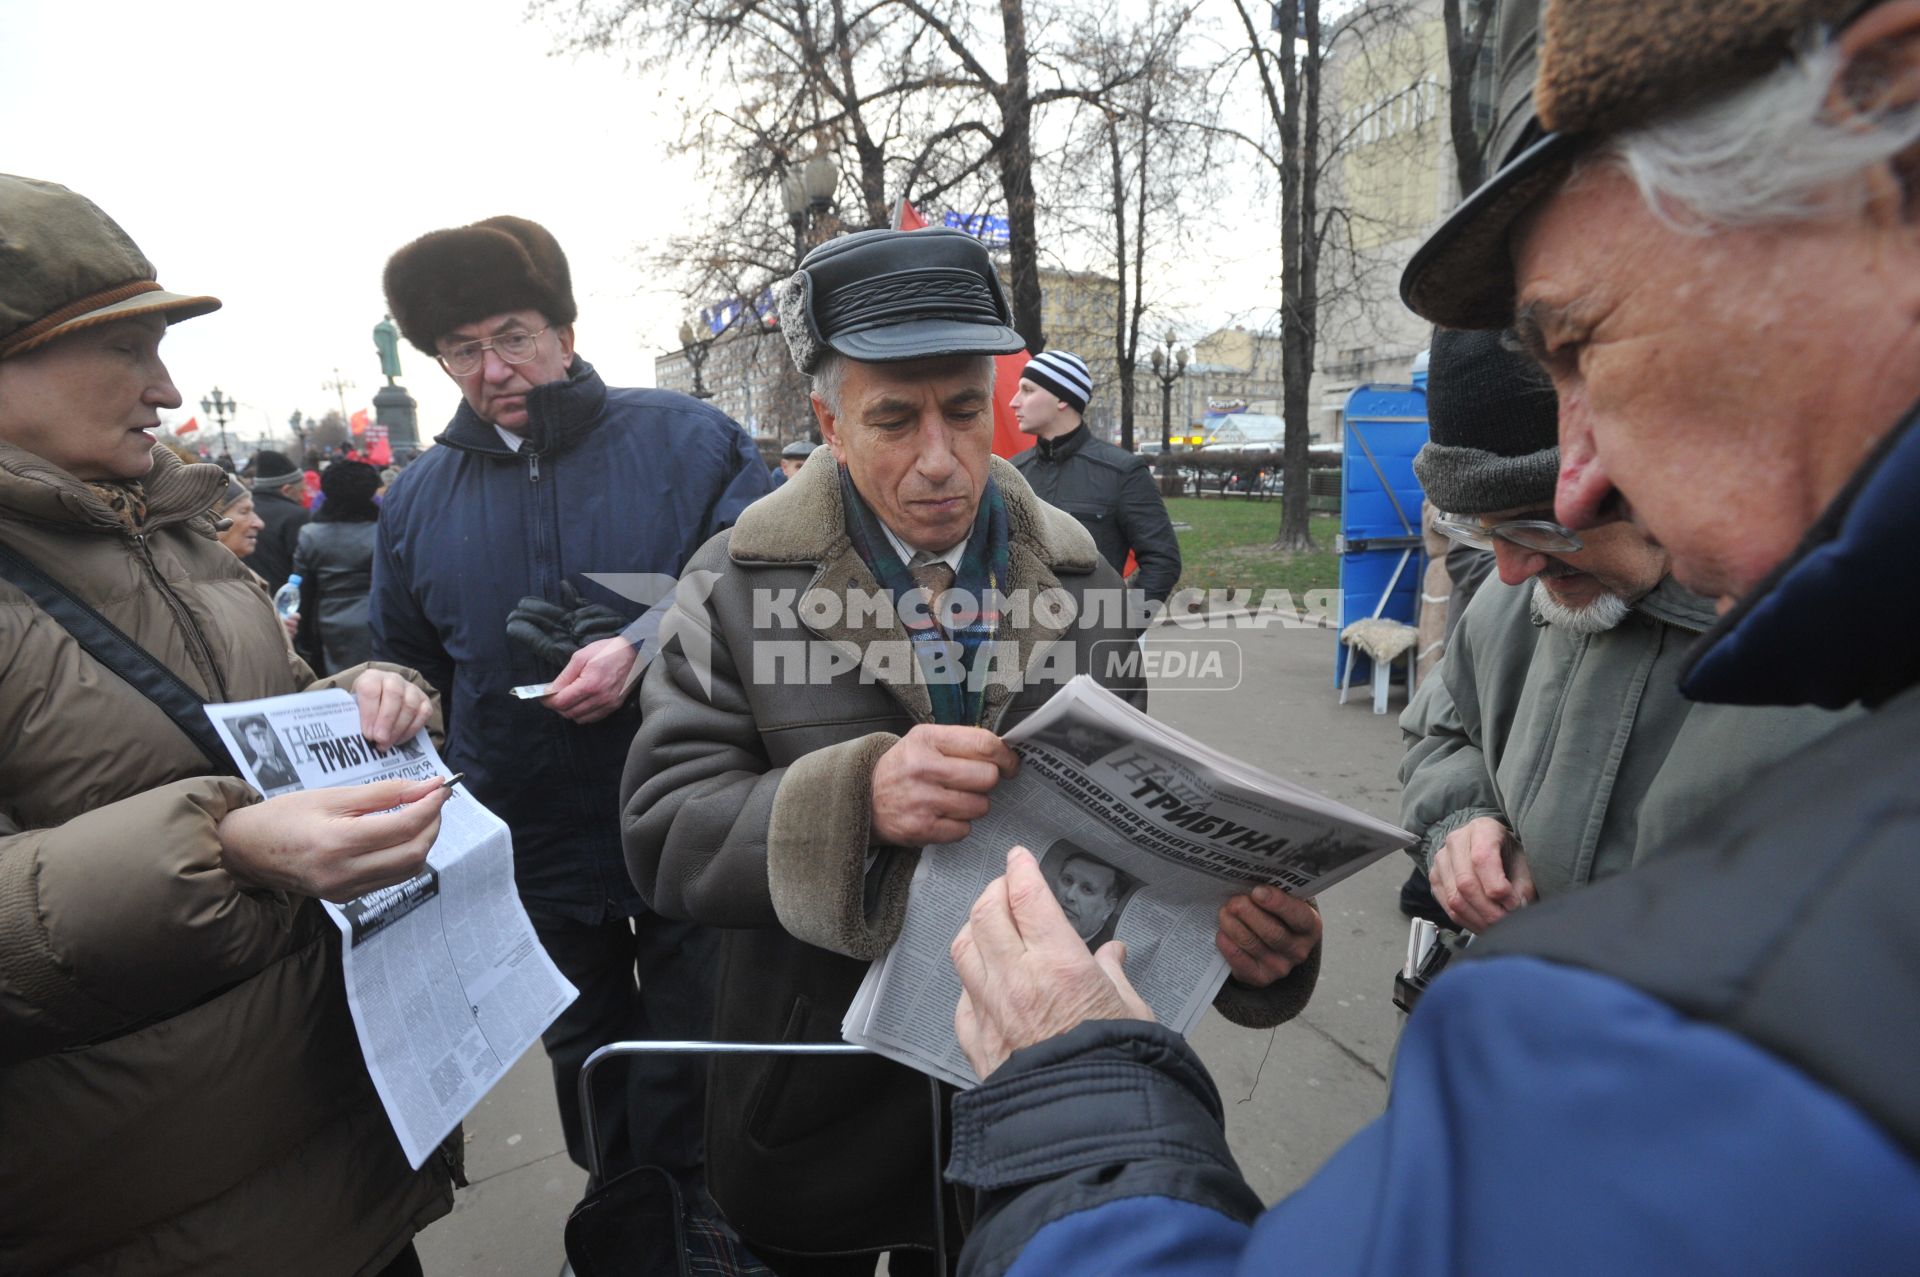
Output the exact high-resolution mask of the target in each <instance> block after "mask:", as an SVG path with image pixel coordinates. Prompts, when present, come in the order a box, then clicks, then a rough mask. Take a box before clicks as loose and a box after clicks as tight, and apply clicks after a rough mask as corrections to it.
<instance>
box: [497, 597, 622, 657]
mask: <svg viewBox="0 0 1920 1277" xmlns="http://www.w3.org/2000/svg"><path fill="white" fill-rule="evenodd" d="M560 598H561V601H560V602H559V603H551V602H548V601H547V600H546V599H543V598H541V597H540V596H539V595H537V594H529V595H528V596H527V597H525V598H523V599H521V600H520V602H519V603H517V604H515V605H514V609H513V611H511V612H509V613H507V637H508V638H509V639H511V640H513V641H514V642H515V643H518V644H519V645H520V646H521V647H522V648H524V649H526V650H527V651H528V652H530V653H532V654H533V656H534V658H535V659H536V660H538V661H540V662H541V663H542V665H544V666H550V667H551V668H552V670H553V672H554V673H556V674H558V673H559V672H560V671H561V670H563V669H565V668H566V666H567V662H568V661H570V660H572V659H573V654H574V653H575V652H577V651H579V650H580V649H581V648H583V647H585V646H586V645H587V644H589V643H597V642H599V641H600V640H601V639H604V638H612V637H614V636H615V635H617V634H619V633H621V632H622V631H624V630H625V629H626V628H627V618H626V617H624V616H622V615H620V613H618V612H616V611H614V610H613V609H612V608H610V607H607V606H606V605H604V604H601V603H589V602H587V601H586V600H585V599H583V598H581V597H580V591H579V590H577V589H575V588H574V586H573V582H571V581H562V582H561V583H560Z"/></svg>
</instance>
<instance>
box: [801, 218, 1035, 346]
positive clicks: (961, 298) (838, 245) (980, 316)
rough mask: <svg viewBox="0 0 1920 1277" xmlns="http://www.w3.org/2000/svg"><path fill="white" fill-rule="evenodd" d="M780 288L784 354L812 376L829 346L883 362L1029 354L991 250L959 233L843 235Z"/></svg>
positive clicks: (814, 253) (817, 252)
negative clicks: (1022, 352)
mask: <svg viewBox="0 0 1920 1277" xmlns="http://www.w3.org/2000/svg"><path fill="white" fill-rule="evenodd" d="M776 291H777V297H778V300H779V304H780V327H781V329H782V331H783V332H784V333H785V334H786V338H787V350H788V352H789V353H790V354H791V355H792V356H793V362H794V364H795V365H796V366H797V367H798V368H799V369H800V371H801V372H803V373H807V374H812V373H813V372H814V370H815V369H817V368H818V367H819V366H820V361H821V359H822V358H824V357H825V355H826V352H827V351H828V350H829V349H831V350H834V351H838V352H839V353H840V354H842V355H845V356H846V357H847V358H849V359H857V360H859V361H860V362H862V363H872V364H886V363H901V362H904V361H906V360H910V359H937V358H942V357H945V356H950V355H1006V354H1011V353H1013V352H1014V351H1016V350H1022V349H1024V348H1025V347H1026V342H1025V341H1024V340H1022V338H1021V336H1020V334H1019V333H1017V332H1015V331H1014V330H1013V313H1012V310H1011V309H1010V308H1009V307H1008V305H1007V297H1006V293H1005V292H1004V291H1002V289H1001V287H1000V277H999V276H998V275H996V274H995V273H994V270H993V260H992V259H991V258H990V257H988V256H987V250H986V247H985V246H984V245H983V244H981V243H980V241H979V240H977V239H974V238H973V237H972V236H970V235H963V234H961V233H960V232H959V231H950V230H946V229H945V228H940V229H933V228H929V229H927V230H918V231H887V230H879V231H860V232H857V233H855V234H852V235H845V236H842V237H841V238H839V239H836V240H831V241H829V242H827V243H825V244H822V245H821V246H820V247H819V248H816V249H814V250H813V251H812V252H811V253H808V254H807V255H806V257H805V258H804V259H803V260H802V261H801V263H800V269H799V270H798V271H797V272H795V273H794V274H793V275H792V276H791V277H789V278H788V279H786V280H784V281H783V282H782V283H781V284H780V285H779V287H778V289H777V290H776Z"/></svg>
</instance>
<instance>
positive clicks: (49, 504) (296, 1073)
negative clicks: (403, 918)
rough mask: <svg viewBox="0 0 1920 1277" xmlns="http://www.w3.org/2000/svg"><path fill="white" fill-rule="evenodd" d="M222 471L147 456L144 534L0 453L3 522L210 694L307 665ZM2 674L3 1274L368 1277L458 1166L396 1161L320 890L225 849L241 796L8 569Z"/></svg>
mask: <svg viewBox="0 0 1920 1277" xmlns="http://www.w3.org/2000/svg"><path fill="white" fill-rule="evenodd" d="M225 485H226V479H225V477H224V476H223V475H222V474H221V472H220V470H219V469H218V468H217V467H215V466H210V465H194V466H188V465H182V464H181V463H180V462H179V461H178V460H177V459H175V457H174V456H173V454H171V453H169V452H167V451H166V450H165V449H160V448H156V449H155V450H154V463H153V471H152V473H151V474H149V475H148V477H147V479H146V484H145V487H146V495H147V501H148V507H147V511H148V514H147V522H146V524H145V526H144V530H143V532H142V534H141V536H140V538H139V539H138V540H136V539H135V538H134V537H132V536H130V535H128V534H127V531H126V529H125V528H124V527H123V526H122V524H121V523H120V520H119V518H118V516H117V515H116V514H115V513H114V512H113V511H112V510H110V509H108V508H107V504H106V502H105V501H103V500H102V499H101V498H100V496H99V494H98V492H97V491H96V490H95V489H93V488H91V487H89V486H88V485H86V484H83V483H81V482H80V481H79V480H77V479H75V478H73V477H72V476H70V475H68V474H66V473H65V472H64V471H61V470H59V469H56V468H55V467H53V466H51V465H49V464H48V463H47V462H45V461H43V460H41V459H40V458H38V457H34V456H31V455H29V454H28V453H25V452H23V451H21V450H20V449H19V448H15V447H13V446H12V445H9V444H0V540H4V541H5V543H6V545H7V547H8V548H9V549H11V550H12V551H14V552H15V553H16V554H18V555H19V556H21V557H22V558H25V559H27V560H29V561H30V562H32V563H34V564H36V565H38V566H39V567H41V568H42V569H43V570H44V571H46V572H48V573H49V574H50V575H52V576H54V577H55V578H56V579H58V580H59V581H60V582H61V583H62V584H63V585H65V586H66V587H67V588H68V589H70V590H72V591H73V592H74V593H75V594H76V595H77V596H78V597H79V598H80V599H81V600H82V601H84V602H85V603H86V604H87V605H88V606H90V607H92V608H94V609H95V610H97V611H98V612H99V613H100V614H101V615H102V616H104V617H105V618H106V619H107V620H108V621H110V622H111V623H112V624H113V625H115V626H116V627H118V628H119V629H120V630H121V631H122V632H123V633H125V634H127V635H129V636H131V637H133V638H134V639H135V640H137V641H138V642H139V644H140V645H141V646H142V647H143V648H145V649H146V650H147V652H149V653H150V654H151V655H152V656H153V657H154V658H155V660H156V661H157V662H158V663H159V664H160V665H162V666H164V667H165V668H167V669H169V670H171V671H172V672H173V673H174V674H175V675H177V676H178V677H179V678H181V679H182V680H184V681H185V682H186V684H187V685H188V686H189V687H191V688H192V689H193V690H194V691H195V692H196V693H198V694H199V695H201V696H204V697H206V698H207V699H210V700H247V699H251V698H254V697H262V696H282V695H286V694H288V693H291V692H297V691H300V690H302V689H305V688H309V687H311V686H315V685H314V684H313V683H312V676H311V675H310V673H309V672H308V670H307V668H306V666H304V665H302V664H301V663H300V662H299V661H298V660H296V659H294V658H293V656H292V654H291V653H290V652H289V651H288V650H287V640H286V635H285V632H284V631H283V630H282V629H281V627H280V622H279V620H278V618H276V617H275V616H274V614H273V609H272V608H271V606H269V604H268V601H267V597H266V595H264V594H262V593H261V592H260V587H259V585H258V584H256V581H255V578H254V575H253V573H251V572H249V571H248V570H247V569H246V568H245V567H243V566H241V564H240V561H239V560H238V559H236V558H234V557H233V555H231V554H229V553H228V552H227V551H226V550H225V549H224V548H223V547H222V546H220V545H219V544H218V543H217V542H215V541H214V539H213V524H212V520H211V519H210V518H208V516H207V512H208V510H209V509H210V508H211V507H212V505H213V503H214V501H215V500H216V499H218V497H219V496H220V494H221V492H222V491H223V490H224V488H225ZM0 669H4V670H5V672H6V673H5V677H4V678H0V741H4V742H5V744H4V745H3V746H0V1273H6V1274H8V1277H39V1275H40V1274H60V1277H94V1275H98V1274H107V1273H112V1274H116V1275H118V1277H144V1275H146V1274H159V1273H168V1274H178V1273H196V1274H209V1275H210V1277H240V1275H241V1274H255V1273H327V1274H335V1273H337V1274H342V1275H343V1277H345V1275H347V1274H354V1273H375V1272H379V1271H380V1270H381V1269H383V1268H385V1266H386V1264H387V1262H388V1261H389V1260H391V1259H392V1258H393V1256H394V1255H395V1253H396V1252H398V1251H399V1250H401V1249H402V1248H403V1247H405V1245H406V1244H407V1242H408V1240H409V1239H410V1238H411V1237H412V1236H413V1234H414V1233H415V1232H416V1231H417V1230H418V1229H419V1228H421V1227H422V1226H424V1225H425V1224H426V1222H427V1221H428V1220H431V1219H434V1218H436V1217H437V1216H440V1215H444V1214H445V1213H446V1212H447V1210H448V1209H449V1208H450V1207H451V1206H452V1203H453V1190H452V1184H451V1170H452V1167H451V1165H450V1164H449V1163H448V1162H447V1161H446V1160H445V1159H444V1158H443V1157H441V1156H439V1155H435V1156H434V1157H432V1158H431V1159H429V1161H428V1162H427V1163H426V1165H424V1166H423V1167H422V1168H421V1169H420V1170H419V1171H411V1170H409V1169H408V1167H407V1160H406V1158H405V1157H403V1156H402V1155H401V1152H400V1145H399V1143H398V1142H397V1141H396V1140H395V1139H394V1137H393V1127H392V1124H391V1123H390V1122H389V1121H388V1120H387V1115H386V1113H385V1112H384V1111H383V1110H382V1108H381V1105H380V1099H379V1097H378V1096H377V1095H376V1094H375V1093H374V1087H373V1082H372V1080H371V1079H370V1078H369V1077H368V1076H367V1068H366V1065H365V1063H364V1062H363V1060H362V1057H361V1053H360V1044H359V1039H358V1038H357V1036H356V1035H355V1033H354V1027H353V1020H352V1017H351V1016H350V1015H349V1013H348V1008H347V998H346V991H345V988H344V985H343V983H342V978H341V970H340V934H339V932H338V931H337V930H336V929H335V928H334V926H333V924H332V923H331V922H329V921H328V920H327V917H326V915H325V913H323V912H322V910H321V908H320V905H319V904H318V902H316V901H313V900H308V899H305V898H302V897H300V896H295V895H290V894H288V893H286V892H282V891H271V890H266V889H264V888H260V887H255V886H251V885H246V884H242V883H240V882H238V881H236V880H235V879H234V878H233V877H232V876H230V875H229V874H228V873H227V871H226V870H225V868H224V867H223V866H222V863H221V852H220V840H219V837H218V835H217V827H218V825H219V823H220V821H221V820H222V819H223V818H224V817H225V816H226V815H227V814H228V813H229V812H231V811H234V810H235V809H237V808H241V807H245V806H247V805H249V804H251V803H255V802H258V801H259V795H257V794H255V793H254V792H253V790H252V789H251V788H249V787H248V786H247V785H245V784H243V783H241V782H240V781H239V780H237V779H235V778H233V777H231V776H216V775H209V774H208V770H209V769H208V764H207V760H206V758H205V757H204V756H202V755H201V753H200V751H199V750H198V749H196V748H194V746H193V744H192V742H191V741H190V740H189V738H188V737H187V735H186V734H185V733H184V732H182V731H181V730H180V729H179V728H178V727H177V726H175V724H174V723H173V722H172V721H171V720H169V719H168V718H167V717H166V715H165V714H164V713H162V712H161V710H160V709H159V708H158V707H157V706H155V705H154V704H153V703H152V702H151V701H149V700H147V699H146V698H145V697H143V696H141V695H140V694H139V693H138V692H136V691H134V690H133V689H132V688H131V687H129V686H128V685H127V684H125V683H124V682H122V681H121V680H120V679H119V678H117V677H116V676H114V675H113V674H111V673H109V672H108V671H107V670H105V669H103V668H102V667H101V666H100V665H99V664H97V663H96V662H95V661H94V659H93V658H92V657H91V656H89V655H88V654H87V653H86V652H85V651H84V650H83V649H82V648H81V647H80V645H79V643H78V642H77V641H76V640H75V639H74V638H73V636H72V635H71V634H69V633H68V632H67V631H66V629H65V628H63V627H62V626H60V625H58V624H55V623H54V622H52V621H51V620H49V619H48V617H47V616H46V614H45V613H43V612H41V611H40V610H39V609H38V607H37V606H36V605H35V604H33V603H32V602H30V601H29V600H28V599H27V598H26V596H25V595H23V594H22V593H20V592H19V591H18V590H16V589H15V588H14V587H13V586H11V585H6V584H0ZM359 673H360V671H359V670H352V671H349V672H348V674H347V676H345V677H343V678H341V679H338V680H329V681H328V682H326V683H323V684H318V685H317V686H322V687H325V686H344V685H346V684H349V683H351V681H352V678H353V676H355V675H357V674H359ZM458 1138H459V1137H458V1136H457V1135H456V1136H455V1139H456V1140H457V1139H458Z"/></svg>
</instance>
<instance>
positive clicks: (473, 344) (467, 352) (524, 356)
mask: <svg viewBox="0 0 1920 1277" xmlns="http://www.w3.org/2000/svg"><path fill="white" fill-rule="evenodd" d="M549 327H551V325H549ZM546 331H547V330H546V329H545V328H542V329H541V330H540V332H536V333H528V332H521V331H519V330H517V329H516V330H515V331H513V332H510V333H501V334H500V335H499V336H498V337H489V338H488V339H487V340H485V341H469V342H463V343H462V344H460V345H458V346H455V347H454V348H453V349H452V350H448V351H443V352H441V355H440V366H441V367H442V368H445V369H446V370H447V371H448V372H450V373H452V374H453V375H454V376H456V377H465V376H468V375H470V374H472V373H475V372H478V371H479V370H480V365H481V364H483V363H485V362H486V357H487V352H488V351H489V350H491V351H492V352H493V353H494V354H496V355H498V356H500V358H501V359H502V360H504V361H505V362H507V363H510V364H524V363H526V362H527V360H529V359H532V358H533V352H534V350H535V349H536V348H538V346H539V344H540V333H544V332H546Z"/></svg>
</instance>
